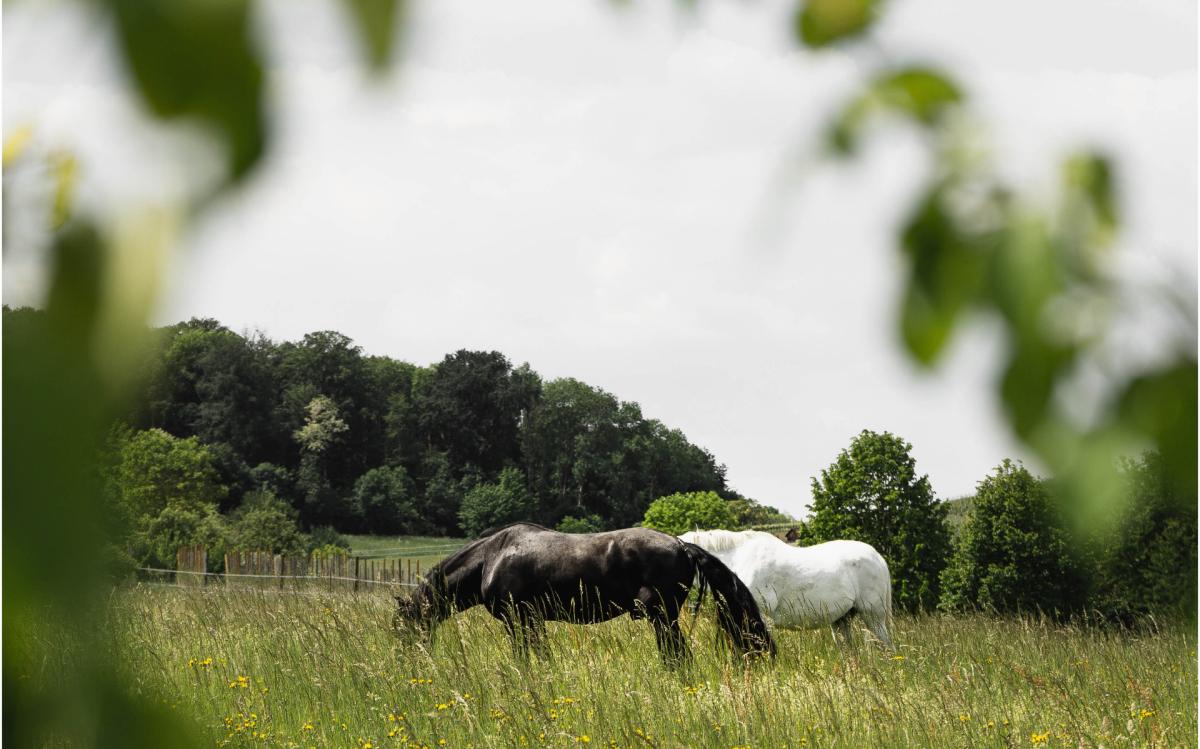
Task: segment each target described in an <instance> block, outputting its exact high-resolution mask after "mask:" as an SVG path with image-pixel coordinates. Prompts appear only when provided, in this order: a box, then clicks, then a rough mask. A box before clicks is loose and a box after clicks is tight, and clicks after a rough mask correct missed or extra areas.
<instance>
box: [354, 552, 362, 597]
mask: <svg viewBox="0 0 1200 749" xmlns="http://www.w3.org/2000/svg"><path fill="white" fill-rule="evenodd" d="M361 559H362V558H361V557H354V588H353V590H354V592H355V593H357V592H358V568H359V566H360V564H361Z"/></svg>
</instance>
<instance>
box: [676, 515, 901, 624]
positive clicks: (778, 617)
mask: <svg viewBox="0 0 1200 749" xmlns="http://www.w3.org/2000/svg"><path fill="white" fill-rule="evenodd" d="M679 538H680V539H681V540H683V541H687V542H688V543H693V544H696V545H697V546H699V547H700V548H702V549H704V550H705V551H708V552H710V553H712V554H713V555H715V556H716V557H718V558H719V559H720V560H721V561H722V562H724V563H725V566H727V567H729V569H731V570H733V572H734V574H736V575H737V576H738V577H740V578H741V579H742V582H744V583H745V584H746V587H748V588H750V591H751V592H752V593H753V594H754V598H755V600H757V601H758V605H759V608H760V609H762V612H763V613H764V614H765V615H766V616H767V617H768V618H769V619H770V620H771V622H772V623H773V624H774V625H775V626H778V627H784V628H795V629H801V628H804V629H808V628H813V627H823V626H830V625H832V626H833V627H834V629H835V630H836V631H837V632H838V633H839V634H841V635H842V637H844V638H845V639H846V640H847V641H848V640H849V637H850V623H849V621H848V619H849V617H850V616H851V615H853V614H856V613H857V614H858V615H859V616H861V617H862V618H863V621H864V623H865V624H866V625H867V628H868V629H870V630H871V632H872V634H874V635H875V637H877V638H878V639H879V641H880V642H881V643H883V644H884V645H885V646H890V645H891V643H892V638H891V636H890V635H889V634H888V622H889V621H890V620H891V614H892V576H891V573H889V572H888V566H887V562H886V561H884V559H883V557H881V556H880V555H879V552H877V551H875V549H874V548H873V547H872V546H870V545H869V544H864V543H862V542H860V541H829V542H827V543H823V544H816V545H815V546H792V545H791V544H788V543H786V542H784V541H782V540H780V539H778V538H776V537H775V536H773V535H771V534H770V533H762V532H761V531H723V530H711V531H691V532H689V533H685V534H683V535H682V536H680V537H679Z"/></svg>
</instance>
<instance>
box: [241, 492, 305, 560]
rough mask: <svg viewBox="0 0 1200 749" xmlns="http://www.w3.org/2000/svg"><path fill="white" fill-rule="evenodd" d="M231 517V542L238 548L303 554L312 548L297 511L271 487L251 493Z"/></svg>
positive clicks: (274, 552)
mask: <svg viewBox="0 0 1200 749" xmlns="http://www.w3.org/2000/svg"><path fill="white" fill-rule="evenodd" d="M230 520H231V523H232V525H233V539H232V542H231V546H234V547H236V548H238V549H243V550H246V551H269V552H271V553H273V554H303V553H304V552H305V551H306V550H307V548H308V538H307V537H306V536H305V535H304V534H303V533H302V532H301V531H300V525H299V522H298V521H299V517H298V516H297V514H296V511H295V510H294V509H293V508H292V507H290V506H289V505H288V503H287V502H284V501H283V500H281V499H279V498H278V497H276V496H275V495H274V494H272V493H271V492H269V491H253V492H250V493H248V494H247V495H246V498H245V499H244V500H243V501H242V504H241V506H240V507H238V509H237V510H235V511H234V513H233V516H232V517H231V518H230Z"/></svg>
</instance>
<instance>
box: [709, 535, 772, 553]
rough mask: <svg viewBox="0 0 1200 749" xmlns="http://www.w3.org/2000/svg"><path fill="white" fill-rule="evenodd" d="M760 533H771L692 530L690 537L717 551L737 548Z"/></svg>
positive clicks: (712, 550) (710, 549)
mask: <svg viewBox="0 0 1200 749" xmlns="http://www.w3.org/2000/svg"><path fill="white" fill-rule="evenodd" d="M759 535H763V536H770V535H771V534H769V533H762V532H761V531H726V530H720V529H716V530H710V531H692V532H691V533H690V535H688V538H689V539H690V540H691V542H692V543H694V544H696V545H697V546H700V547H702V548H704V549H708V550H709V551H711V552H714V553H717V552H722V551H730V550H732V549H736V548H737V547H739V546H741V545H742V544H744V543H746V542H747V541H753V540H754V539H755V538H757V537H758V536H759ZM772 538H773V536H772Z"/></svg>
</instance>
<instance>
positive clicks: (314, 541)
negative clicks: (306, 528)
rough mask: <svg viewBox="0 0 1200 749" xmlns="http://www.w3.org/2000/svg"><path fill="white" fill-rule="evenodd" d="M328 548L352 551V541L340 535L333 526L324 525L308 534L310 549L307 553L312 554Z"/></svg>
mask: <svg viewBox="0 0 1200 749" xmlns="http://www.w3.org/2000/svg"><path fill="white" fill-rule="evenodd" d="M326 546H329V547H333V548H335V549H345V550H346V551H350V541H349V540H348V539H347V538H346V537H345V536H343V535H342V534H340V533H338V532H337V530H335V529H334V527H333V526H332V525H322V526H321V527H319V528H313V529H312V531H311V532H310V533H309V534H308V548H307V549H306V552H307V553H309V554H311V553H312V552H313V550H314V549H320V548H324V547H326Z"/></svg>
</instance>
